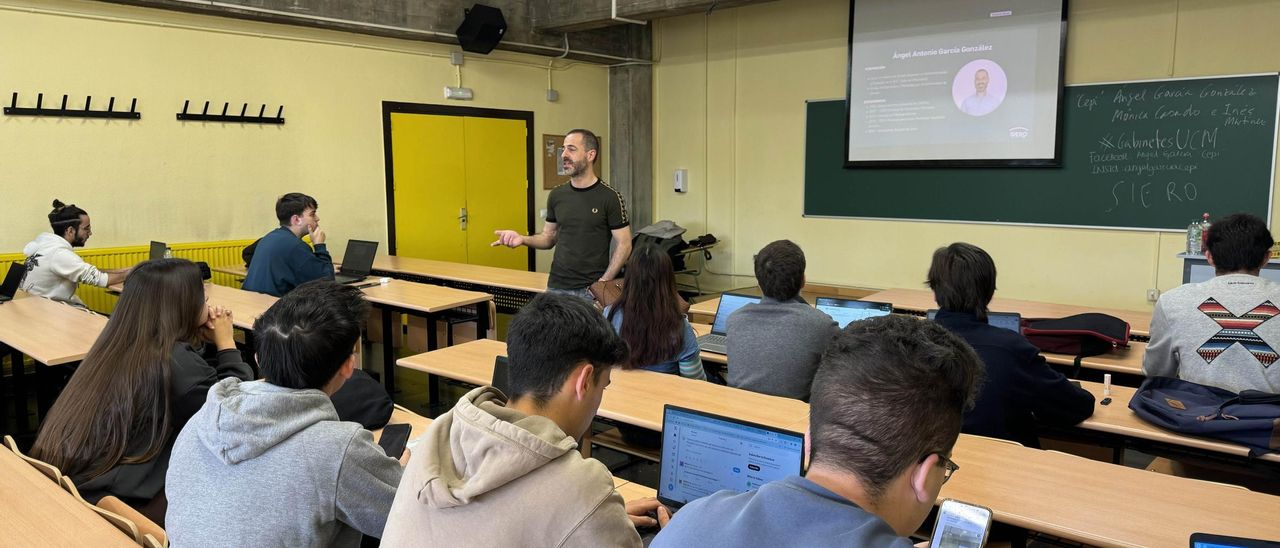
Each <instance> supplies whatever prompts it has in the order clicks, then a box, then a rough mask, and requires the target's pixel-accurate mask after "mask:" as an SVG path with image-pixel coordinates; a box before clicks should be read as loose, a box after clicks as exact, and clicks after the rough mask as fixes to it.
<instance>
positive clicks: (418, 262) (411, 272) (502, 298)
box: [373, 256, 548, 314]
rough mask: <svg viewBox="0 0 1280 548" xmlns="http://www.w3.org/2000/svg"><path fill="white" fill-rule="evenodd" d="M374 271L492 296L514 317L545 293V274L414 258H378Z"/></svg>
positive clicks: (375, 260)
mask: <svg viewBox="0 0 1280 548" xmlns="http://www.w3.org/2000/svg"><path fill="white" fill-rule="evenodd" d="M373 272H374V274H376V275H379V276H391V277H394V278H402V279H406V280H411V281H417V282H423V283H431V284H438V285H446V286H449V287H454V288H457V289H467V290H472V291H481V292H484V293H489V294H491V295H493V296H494V301H495V302H496V304H497V305H498V311H499V312H503V313H506V314H514V313H516V312H517V311H519V310H520V308H521V307H522V306H524V304H525V303H527V302H529V299H532V298H533V296H534V295H536V294H538V293H542V292H545V291H546V290H547V278H548V275H547V273H546V272H530V271H527V270H515V269H511V268H499V267H494V266H484V265H473V264H462V263H453V262H448V261H435V260H431V259H414V258H411V257H396V256H387V257H378V258H376V259H374V261H373Z"/></svg>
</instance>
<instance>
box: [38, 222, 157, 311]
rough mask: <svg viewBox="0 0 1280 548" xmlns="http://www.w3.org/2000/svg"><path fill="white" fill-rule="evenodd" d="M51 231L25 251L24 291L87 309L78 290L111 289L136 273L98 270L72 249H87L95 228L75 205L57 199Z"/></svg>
mask: <svg viewBox="0 0 1280 548" xmlns="http://www.w3.org/2000/svg"><path fill="white" fill-rule="evenodd" d="M49 228H51V229H52V230H53V231H52V232H42V233H40V234H38V235H36V239H35V240H32V241H31V243H28V244H27V245H26V247H23V248H22V254H23V255H26V257H27V259H26V265H27V273H26V274H25V275H24V276H23V278H22V283H21V284H19V285H20V286H21V287H22V290H23V291H26V292H27V293H30V294H32V295H39V296H41V297H48V298H50V299H53V300H57V301H65V302H68V303H71V304H74V305H77V306H84V302H82V301H81V300H80V298H79V297H76V288H77V287H79V285H80V284H82V283H84V284H89V285H93V286H97V287H107V286H109V285H113V284H118V283H120V282H123V281H124V280H125V278H127V277H128V276H129V271H131V270H133V269H132V268H123V269H120V270H107V271H102V270H98V268H97V267H95V266H93V265H91V264H89V263H86V262H84V259H82V258H80V256H79V255H76V252H75V251H73V250H72V249H73V248H77V247H84V244H85V242H87V241H89V237H90V236H92V235H93V228H92V227H91V226H90V225H89V213H88V212H86V211H85V210H83V209H80V208H78V207H76V206H75V204H71V205H66V204H64V203H62V202H61V201H59V200H54V201H53V211H51V212H50V213H49Z"/></svg>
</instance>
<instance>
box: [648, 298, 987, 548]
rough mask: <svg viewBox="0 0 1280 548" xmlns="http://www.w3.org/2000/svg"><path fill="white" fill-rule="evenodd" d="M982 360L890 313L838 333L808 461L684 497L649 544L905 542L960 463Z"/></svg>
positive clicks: (812, 416) (824, 371)
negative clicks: (794, 470) (794, 471)
mask: <svg viewBox="0 0 1280 548" xmlns="http://www.w3.org/2000/svg"><path fill="white" fill-rule="evenodd" d="M981 378H982V362H981V361H979V360H978V357H977V356H976V355H974V353H973V350H972V349H970V348H969V346H968V345H966V344H964V341H961V340H960V339H959V338H957V337H955V336H954V335H951V334H950V333H947V331H946V330H945V329H942V328H941V327H938V326H937V325H935V324H933V323H932V322H923V321H920V320H916V319H912V318H908V317H905V316H883V317H879V318H872V319H869V320H866V321H860V322H853V323H850V324H849V325H848V326H846V327H845V328H844V330H843V331H841V332H840V333H839V334H838V335H837V336H836V338H835V340H834V341H832V343H831V345H830V346H829V347H828V348H827V351H826V353H824V354H823V356H822V363H821V364H820V365H819V367H818V372H817V374H816V375H815V377H814V380H813V399H812V405H811V406H810V408H809V409H810V412H809V435H808V436H807V438H806V439H807V441H808V451H809V470H808V472H807V473H806V474H805V475H804V477H800V476H792V477H789V478H786V479H782V480H779V481H775V482H772V483H767V484H765V485H764V486H762V487H760V488H759V489H757V490H755V491H749V492H746V493H733V492H731V491H721V492H719V493H715V494H713V495H710V496H707V497H704V498H701V499H698V500H695V501H693V502H691V503H689V504H687V505H685V507H684V508H683V509H681V510H680V511H679V512H677V513H676V515H675V517H673V518H672V519H671V522H670V523H669V524H668V525H667V527H665V528H664V529H663V530H662V532H660V533H658V536H657V538H655V539H654V540H653V543H652V544H651V546H653V547H654V548H662V547H668V546H673V547H674V546H701V547H708V548H714V547H719V546H724V547H740V546H806V547H820V546H832V547H835V546H900V547H903V548H909V547H910V546H912V544H911V542H910V541H908V540H907V539H906V538H903V537H906V536H907V535H910V534H911V533H912V532H914V531H915V530H916V529H917V528H919V527H920V524H921V523H922V522H923V521H924V519H925V517H927V516H928V515H929V511H930V510H932V509H933V504H934V502H935V501H936V500H937V498H938V492H939V491H940V490H941V489H942V484H943V483H946V481H947V480H948V479H949V478H950V477H951V474H952V473H953V472H955V471H956V470H957V469H958V468H959V467H958V466H956V464H955V463H954V462H952V461H951V458H950V455H951V450H952V448H953V447H954V446H955V443H956V439H957V438H959V435H960V420H961V415H962V414H963V413H964V410H965V409H967V408H969V407H970V406H972V405H973V400H974V396H975V393H976V392H977V389H978V386H979V385H980V384H981Z"/></svg>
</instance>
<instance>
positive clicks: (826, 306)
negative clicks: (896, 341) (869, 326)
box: [816, 297, 893, 329]
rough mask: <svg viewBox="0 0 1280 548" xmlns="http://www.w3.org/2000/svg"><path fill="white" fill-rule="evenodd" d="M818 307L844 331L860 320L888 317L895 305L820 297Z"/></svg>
mask: <svg viewBox="0 0 1280 548" xmlns="http://www.w3.org/2000/svg"><path fill="white" fill-rule="evenodd" d="M816 306H817V308H818V310H821V311H823V312H825V313H826V314H827V315H828V316H831V319H833V320H835V321H836V325H839V326H840V329H844V326H846V325H849V324H850V323H852V322H856V321H858V320H865V319H867V318H875V317H877V316H888V315H889V314H890V313H891V312H893V305H892V304H889V303H876V302H871V301H856V300H851V299H837V298H835V297H818V300H817V302H816Z"/></svg>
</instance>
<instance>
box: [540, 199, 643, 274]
mask: <svg viewBox="0 0 1280 548" xmlns="http://www.w3.org/2000/svg"><path fill="white" fill-rule="evenodd" d="M547 222H548V223H556V229H557V231H558V234H557V236H556V255H555V259H553V260H552V261H551V278H550V280H548V282H547V286H548V287H552V288H555V289H582V288H585V287H587V286H589V285H591V284H592V283H594V282H595V281H596V280H599V279H600V276H603V275H604V272H605V270H608V269H609V242H610V241H612V239H613V235H612V233H611V231H613V230H617V229H619V228H623V227H626V226H627V225H629V224H630V221H629V220H628V219H627V207H626V205H624V204H623V202H622V195H621V194H618V191H616V190H614V189H613V187H611V186H609V185H607V184H605V182H604V181H602V180H598V179H597V180H596V183H595V184H593V185H591V186H589V187H587V188H574V186H573V184H572V183H564V184H562V185H560V186H558V187H555V188H554V189H552V190H551V194H550V195H548V196H547Z"/></svg>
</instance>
